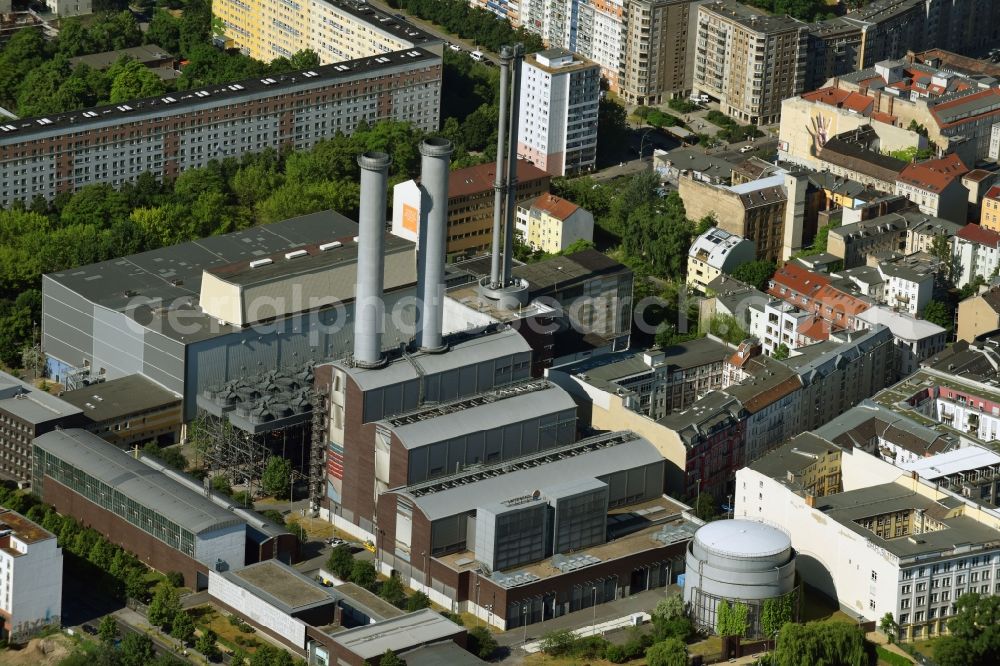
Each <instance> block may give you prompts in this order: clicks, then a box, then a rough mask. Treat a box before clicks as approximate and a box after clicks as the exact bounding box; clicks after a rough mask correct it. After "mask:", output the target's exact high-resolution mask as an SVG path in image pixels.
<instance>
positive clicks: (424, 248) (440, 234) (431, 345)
mask: <svg viewBox="0 0 1000 666" xmlns="http://www.w3.org/2000/svg"><path fill="white" fill-rule="evenodd" d="M451 152H452V146H451V141H448V140H447V139H439V138H431V139H424V140H423V141H422V142H421V143H420V155H421V156H422V157H421V161H420V189H421V190H422V191H421V197H420V199H421V205H420V248H419V250H420V256H419V258H418V260H417V261H418V264H417V271H418V273H417V283H418V284H417V293H418V294H419V296H420V298H421V302H420V320H419V323H418V325H417V346H418V347H419V348H420V350H421V351H425V352H439V351H444V349H445V346H444V341H443V339H442V330H443V329H444V262H445V249H446V241H447V236H448V175H449V172H450V166H451Z"/></svg>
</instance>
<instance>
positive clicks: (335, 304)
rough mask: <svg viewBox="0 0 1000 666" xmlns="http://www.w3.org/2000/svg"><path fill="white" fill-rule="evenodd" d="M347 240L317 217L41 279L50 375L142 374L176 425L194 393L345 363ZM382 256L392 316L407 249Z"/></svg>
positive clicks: (349, 283) (346, 223) (349, 279)
mask: <svg viewBox="0 0 1000 666" xmlns="http://www.w3.org/2000/svg"><path fill="white" fill-rule="evenodd" d="M357 233H358V225H357V224H356V223H354V222H352V221H350V220H348V219H347V218H345V217H343V216H342V215H339V214H337V213H334V212H332V211H325V212H321V213H313V214H310V215H304V216H301V217H297V218H293V219H290V220H285V221H283V222H277V223H275V224H271V225H266V226H261V227H254V228H252V229H247V230H244V231H237V232H234V233H230V234H225V235H222V236H213V237H210V238H205V239H202V240H199V241H192V242H189V243H183V244H180V245H174V246H172V247H166V248H161V249H158V250H153V251H150V252H144V253H142V254H138V255H132V256H128V257H122V258H120V259H112V260H109V261H104V262H101V263H97V264H91V265H89V266H83V267H80V268H74V269H71V270H66V271H61V272H58V273H50V274H48V275H45V276H43V278H42V347H43V349H44V350H45V353H46V355H47V357H48V363H49V367H48V371H49V375H50V376H51V377H53V378H54V379H55V380H56V381H61V382H65V383H67V384H68V385H69V386H74V385H78V384H82V383H83V381H97V380H101V379H107V380H112V379H118V378H121V377H126V376H129V375H134V374H141V375H143V376H145V377H147V378H148V379H150V380H152V381H153V382H156V383H157V384H159V385H161V386H162V387H163V388H165V389H167V390H169V391H173V392H174V393H177V394H178V395H181V396H183V420H184V421H185V422H186V421H189V420H191V419H192V418H194V416H195V414H196V410H197V396H198V394H199V392H201V391H205V390H209V389H213V390H216V391H219V390H221V388H222V387H223V385H225V384H226V383H227V382H230V381H232V380H236V379H240V378H248V377H253V376H256V375H264V374H266V373H268V372H270V371H273V370H275V369H281V368H288V367H302V366H305V365H306V364H307V363H308V362H310V361H318V360H324V359H329V358H340V357H343V356H344V355H346V354H347V353H348V351H349V350H350V343H351V340H352V339H353V330H352V323H353V320H352V313H353V299H354V285H355V281H356V265H357V257H358V244H357V242H356V241H355V240H354V238H355V237H356V236H357ZM385 247H386V252H385V255H386V258H385V265H386V296H385V299H386V310H387V311H393V308H395V307H396V304H397V303H398V302H399V301H400V300H402V298H403V297H405V296H412V295H413V293H414V290H413V285H414V283H415V282H416V269H415V260H414V246H413V244H412V243H410V242H407V241H404V240H403V239H400V238H397V237H396V236H391V235H387V236H386V238H385ZM410 307H411V308H412V306H410ZM408 312H410V311H409V310H405V309H401V310H400V316H399V317H389V318H387V320H386V327H387V329H386V334H385V337H386V345H387V346H396V345H398V344H399V343H401V342H405V341H409V339H410V335H411V333H409V332H400V331H398V330H397V328H396V325H397V322H402V323H404V324H405V322H406V320H407V319H408V318H409V320H411V321H412V312H410V314H407V313H408ZM245 406H246V405H245Z"/></svg>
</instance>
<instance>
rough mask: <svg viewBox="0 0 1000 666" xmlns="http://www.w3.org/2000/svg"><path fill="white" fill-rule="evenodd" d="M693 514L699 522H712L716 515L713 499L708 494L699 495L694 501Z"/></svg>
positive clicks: (716, 510) (717, 511) (716, 509)
mask: <svg viewBox="0 0 1000 666" xmlns="http://www.w3.org/2000/svg"><path fill="white" fill-rule="evenodd" d="M694 513H695V515H696V516H698V518H700V519H701V520H712V519H713V518H715V517H716V516H717V515H718V513H719V510H718V507H717V506H716V502H715V498H714V497H712V495H711V494H709V493H701V494H700V495H698V497H697V499H696V500H695V506H694Z"/></svg>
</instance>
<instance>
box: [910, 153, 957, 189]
mask: <svg viewBox="0 0 1000 666" xmlns="http://www.w3.org/2000/svg"><path fill="white" fill-rule="evenodd" d="M968 172H969V167H967V166H965V163H964V162H962V158H960V157H959V156H958V155H955V154H951V155H945V156H944V157H939V158H938V159H934V160H926V161H924V162H917V163H916V164H910V165H909V166H907V167H906V168H905V169H903V170H902V171H901V172H899V180H900V181H902V182H904V183H909V184H910V185H915V186H916V187H919V188H921V189H923V190H927V191H928V192H941V191H943V190H944V189H945V188H947V187H948V186H949V185H951V184H952V183H953V182H955V181H956V180H958V179H960V178H961V177H962V176H963V175H965V174H966V173H968Z"/></svg>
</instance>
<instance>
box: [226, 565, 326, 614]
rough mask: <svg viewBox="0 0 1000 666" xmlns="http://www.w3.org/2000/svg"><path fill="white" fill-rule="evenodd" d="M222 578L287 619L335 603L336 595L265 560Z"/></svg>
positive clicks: (227, 572)
mask: <svg viewBox="0 0 1000 666" xmlns="http://www.w3.org/2000/svg"><path fill="white" fill-rule="evenodd" d="M222 575H223V576H224V577H225V578H226V580H228V581H229V582H231V583H233V584H235V585H239V586H240V587H242V588H243V589H245V590H248V591H249V592H251V593H252V594H253V595H254V596H255V597H258V598H259V599H262V600H263V601H265V602H267V603H268V604H270V605H271V606H274V607H275V608H277V609H279V610H281V611H282V612H283V613H285V614H287V615H294V614H295V613H301V612H303V611H306V610H310V609H313V608H320V607H322V606H326V605H329V604H332V603H335V602H336V601H337V600H338V598H339V595H337V594H336V592H334V590H332V589H330V588H328V587H324V586H322V585H320V584H319V583H317V582H316V581H314V580H312V579H311V578H309V577H307V576H305V575H303V574H301V573H299V572H298V571H296V570H295V569H293V568H292V567H290V566H288V565H287V564H285V563H284V562H279V561H278V560H265V561H263V562H258V563H256V564H251V565H250V566H248V567H244V568H242V569H240V570H239V571H226V572H223V573H222Z"/></svg>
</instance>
